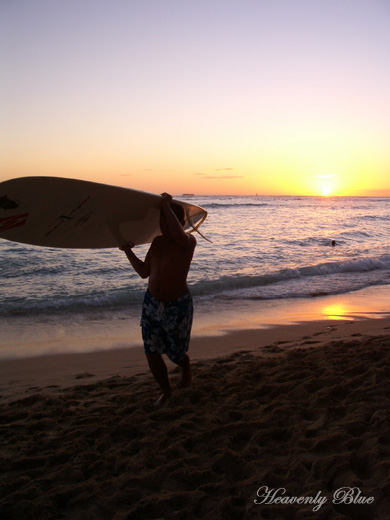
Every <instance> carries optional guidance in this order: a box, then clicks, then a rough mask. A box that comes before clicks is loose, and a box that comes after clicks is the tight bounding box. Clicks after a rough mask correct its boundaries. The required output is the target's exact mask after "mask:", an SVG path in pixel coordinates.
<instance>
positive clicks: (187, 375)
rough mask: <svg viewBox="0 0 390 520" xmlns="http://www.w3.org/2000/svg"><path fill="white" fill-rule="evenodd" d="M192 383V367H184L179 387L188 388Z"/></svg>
mask: <svg viewBox="0 0 390 520" xmlns="http://www.w3.org/2000/svg"><path fill="white" fill-rule="evenodd" d="M191 383H192V374H191V369H190V367H188V368H183V370H182V375H181V380H180V381H179V383H178V384H177V388H187V387H189V386H191Z"/></svg>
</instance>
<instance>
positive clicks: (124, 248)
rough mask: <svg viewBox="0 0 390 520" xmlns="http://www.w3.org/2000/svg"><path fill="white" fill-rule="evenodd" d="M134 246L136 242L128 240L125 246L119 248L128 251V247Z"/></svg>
mask: <svg viewBox="0 0 390 520" xmlns="http://www.w3.org/2000/svg"><path fill="white" fill-rule="evenodd" d="M134 246H135V244H134V242H127V244H125V245H124V246H120V247H119V249H120V250H121V251H126V249H133V247H134Z"/></svg>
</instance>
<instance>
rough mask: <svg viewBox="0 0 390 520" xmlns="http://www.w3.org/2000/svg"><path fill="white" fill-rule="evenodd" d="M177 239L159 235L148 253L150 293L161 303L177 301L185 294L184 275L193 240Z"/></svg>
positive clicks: (192, 248) (185, 278)
mask: <svg viewBox="0 0 390 520" xmlns="http://www.w3.org/2000/svg"><path fill="white" fill-rule="evenodd" d="M185 235H186V236H185V237H182V238H181V239H180V240H178V239H174V238H171V237H169V236H165V235H161V236H159V237H157V238H155V239H154V241H153V243H152V245H151V247H150V250H149V253H148V254H149V261H150V275H149V285H148V287H149V291H150V292H151V294H152V295H153V296H154V297H155V298H156V299H157V300H160V301H162V302H169V301H172V300H176V299H177V298H179V297H180V296H183V295H184V294H186V293H187V292H188V285H187V275H188V271H189V269H190V264H191V260H192V257H193V254H194V249H195V246H196V239H195V237H193V236H192V235H188V234H187V233H186V234H185Z"/></svg>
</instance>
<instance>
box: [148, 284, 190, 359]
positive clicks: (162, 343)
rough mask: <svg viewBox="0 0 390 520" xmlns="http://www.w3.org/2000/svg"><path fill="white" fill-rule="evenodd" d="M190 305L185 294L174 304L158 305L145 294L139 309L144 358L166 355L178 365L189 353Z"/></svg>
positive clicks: (157, 301) (188, 295)
mask: <svg viewBox="0 0 390 520" xmlns="http://www.w3.org/2000/svg"><path fill="white" fill-rule="evenodd" d="M192 318H193V303H192V297H191V294H190V293H189V292H188V293H187V294H185V295H184V296H181V297H180V298H178V299H177V300H173V301H171V302H160V301H159V300H157V299H156V298H154V296H152V295H151V294H150V292H149V290H147V291H146V293H145V297H144V303H143V307H142V317H141V327H142V339H143V341H144V349H145V353H146V354H166V355H167V356H168V357H169V359H170V360H171V361H173V363H178V362H179V361H180V360H181V359H182V357H183V356H184V355H185V353H186V352H187V350H188V347H189V344H190V335H191V327H192Z"/></svg>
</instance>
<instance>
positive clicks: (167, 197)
mask: <svg viewBox="0 0 390 520" xmlns="http://www.w3.org/2000/svg"><path fill="white" fill-rule="evenodd" d="M161 197H162V198H163V203H164V202H167V203H168V204H169V203H170V202H172V195H169V193H165V192H164V193H161Z"/></svg>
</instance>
